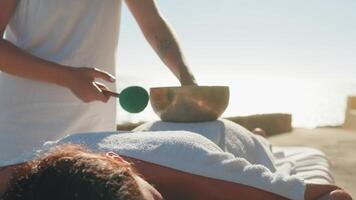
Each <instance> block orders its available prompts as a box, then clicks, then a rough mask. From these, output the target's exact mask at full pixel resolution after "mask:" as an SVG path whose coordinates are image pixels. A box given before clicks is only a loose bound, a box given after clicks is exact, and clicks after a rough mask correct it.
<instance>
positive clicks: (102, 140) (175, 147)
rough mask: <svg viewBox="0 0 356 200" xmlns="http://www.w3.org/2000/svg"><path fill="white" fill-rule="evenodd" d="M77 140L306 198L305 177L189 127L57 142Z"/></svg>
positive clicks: (80, 136) (66, 140) (73, 137)
mask: <svg viewBox="0 0 356 200" xmlns="http://www.w3.org/2000/svg"><path fill="white" fill-rule="evenodd" d="M63 143H75V144H82V145H85V146H87V147H88V148H90V149H93V150H97V151H99V152H107V151H114V152H116V153H118V154H121V155H124V156H129V157H133V158H137V159H140V160H144V161H147V162H152V163H156V164H159V165H162V166H165V167H170V168H173V169H176V170H180V171H184V172H187V173H192V174H197V175H200V176H206V177H211V178H215V179H220V180H225V181H230V182H235V183H240V184H244V185H248V186H252V187H255V188H259V189H262V190H265V191H269V192H272V193H275V194H278V195H281V196H284V197H286V198H289V199H297V200H299V199H304V192H305V183H304V181H303V180H301V179H299V178H297V177H294V176H287V175H285V174H278V173H272V172H271V171H270V170H269V169H268V168H266V167H264V166H262V165H252V164H251V163H249V162H248V161H247V160H246V159H244V158H238V157H235V156H234V155H232V154H231V153H227V152H224V151H223V150H222V149H221V148H219V147H218V146H217V145H216V144H214V143H213V142H211V141H210V140H209V139H207V138H205V137H203V136H201V135H198V134H195V133H192V132H186V131H160V132H136V133H122V132H109V133H108V132H106V133H95V134H93V133H91V134H77V135H71V136H68V137H66V138H64V139H62V140H60V141H58V142H54V143H53V142H52V143H47V144H46V147H47V148H48V147H50V146H52V145H54V144H63Z"/></svg>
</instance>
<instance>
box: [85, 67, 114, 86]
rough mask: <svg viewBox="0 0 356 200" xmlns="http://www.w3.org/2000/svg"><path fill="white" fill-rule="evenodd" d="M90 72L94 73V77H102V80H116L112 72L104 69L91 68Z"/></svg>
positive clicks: (112, 81)
mask: <svg viewBox="0 0 356 200" xmlns="http://www.w3.org/2000/svg"><path fill="white" fill-rule="evenodd" d="M90 73H91V74H92V76H93V77H94V78H100V79H102V80H105V81H108V82H111V83H114V82H115V80H116V79H115V77H114V76H113V75H111V74H110V73H108V72H105V71H102V70H100V69H97V68H91V71H90Z"/></svg>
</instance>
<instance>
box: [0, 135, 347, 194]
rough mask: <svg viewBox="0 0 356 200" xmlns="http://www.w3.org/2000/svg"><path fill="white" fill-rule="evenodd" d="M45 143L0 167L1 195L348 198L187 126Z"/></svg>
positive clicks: (340, 191)
mask: <svg viewBox="0 0 356 200" xmlns="http://www.w3.org/2000/svg"><path fill="white" fill-rule="evenodd" d="M68 143H71V144H80V145H82V146H85V147H87V148H89V149H91V150H93V151H95V152H97V153H93V152H90V151H88V150H84V149H82V148H79V147H77V146H68V145H67V144H68ZM58 145H59V146H58ZM61 145H65V146H61ZM56 146H57V147H56ZM53 148H54V150H53ZM45 149H50V150H49V152H50V153H49V154H47V155H46V154H45V155H44V156H42V157H39V158H38V159H36V160H34V161H29V162H27V163H24V164H21V165H18V166H15V167H14V166H12V167H7V168H3V169H2V171H1V172H0V176H1V177H2V179H1V181H0V186H1V187H0V191H2V192H4V193H5V194H4V195H3V199H4V200H9V199H14V200H17V199H18V200H20V199H31V200H42V199H53V200H56V199H58V200H60V199H66V200H72V199H73V200H74V199H75V200H81V199H89V200H90V199H105V200H106V199H109V200H110V199H127V200H131V199H138V200H141V199H142V200H151V199H153V200H157V199H162V197H163V198H164V199H168V200H176V199H177V200H178V199H179V200H183V199H184V200H190V199H192V200H220V199H221V200H224V199H226V200H229V199H231V200H233V199H271V200H273V199H278V200H280V199H297V200H298V199H307V200H309V199H330V198H329V197H332V199H337V200H343V199H351V198H350V197H349V196H348V195H347V194H346V193H345V192H343V191H342V190H339V189H338V188H337V187H335V186H332V185H318V184H309V183H305V182H304V181H303V180H301V179H299V178H297V177H293V176H285V175H281V174H278V173H277V172H275V173H272V172H271V171H270V170H269V169H268V168H266V167H264V166H262V165H251V164H250V163H249V162H248V161H247V160H246V159H244V158H237V157H234V156H233V155H232V154H230V153H226V152H224V151H223V150H222V149H221V148H219V147H218V146H217V145H215V144H214V143H213V142H211V141H210V140H209V139H207V138H205V137H203V136H201V135H198V134H195V133H192V132H187V131H168V132H164V133H163V132H137V133H120V132H110V133H108V132H106V133H96V134H92V133H91V134H77V135H71V136H68V137H66V138H64V139H62V140H60V141H57V142H54V143H48V144H47V145H45ZM46 151H47V150H46ZM107 152H110V153H107ZM98 153H99V154H98ZM105 153H106V155H105ZM119 155H120V156H121V157H120V156H119ZM125 160H126V161H125ZM128 163H131V164H128ZM53 167H54V169H53ZM139 174H141V175H142V177H143V178H144V179H145V180H146V181H147V182H148V183H150V184H152V185H154V186H155V188H156V189H154V187H152V186H151V185H149V184H148V183H147V182H146V181H144V179H142V178H140V175H139ZM6 177H7V178H6ZM10 177H13V178H10ZM53 177H54V178H53ZM87 179H88V180H87ZM117 179H120V180H118V181H119V182H115V181H117ZM9 180H13V181H11V184H10V185H8V184H7V183H9ZM83 181H84V182H83ZM97 181H99V183H97ZM1 182H2V183H1ZM158 191H159V192H158ZM62 195H66V196H62ZM323 196H324V197H323ZM319 197H320V198H319Z"/></svg>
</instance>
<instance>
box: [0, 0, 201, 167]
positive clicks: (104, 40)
mask: <svg viewBox="0 0 356 200" xmlns="http://www.w3.org/2000/svg"><path fill="white" fill-rule="evenodd" d="M126 4H127V6H128V7H129V9H130V10H131V12H132V14H133V15H134V17H135V18H136V21H137V22H138V24H139V26H140V28H141V30H142V32H143V34H144V35H145V37H146V39H147V41H148V42H149V43H150V44H151V46H152V48H153V49H154V50H155V51H156V52H157V54H158V55H159V56H160V58H161V59H162V61H163V62H164V63H165V64H166V65H167V66H168V67H169V69H170V70H171V71H172V72H173V73H174V75H175V76H176V77H177V78H178V79H179V81H180V83H181V84H182V85H190V84H195V79H194V76H193V75H192V73H191V72H190V70H189V67H188V65H187V63H186V62H185V60H184V58H183V55H182V51H181V49H180V47H179V44H178V42H177V40H176V38H175V36H174V34H173V33H172V31H171V29H170V28H169V26H168V25H167V23H166V22H165V20H164V18H163V17H162V16H161V14H160V13H159V11H158V9H157V7H156V5H155V0H144V1H142V0H126ZM120 10H121V0H75V1H73V0H1V1H0V34H1V35H4V37H1V40H0V70H1V73H0V166H1V165H7V164H13V163H16V162H18V161H20V160H21V158H22V157H25V156H24V154H26V153H27V152H30V151H31V150H33V149H35V148H36V147H38V146H40V145H42V143H43V142H45V141H48V140H56V139H59V138H61V137H63V136H64V135H67V134H70V133H77V132H94V131H113V130H115V128H116V123H115V122H116V119H115V117H116V101H115V99H109V97H108V96H105V95H104V94H103V93H102V89H106V90H113V91H115V90H116V88H115V84H114V83H115V78H114V77H113V76H112V74H115V54H116V49H117V44H118V37H119V25H120Z"/></svg>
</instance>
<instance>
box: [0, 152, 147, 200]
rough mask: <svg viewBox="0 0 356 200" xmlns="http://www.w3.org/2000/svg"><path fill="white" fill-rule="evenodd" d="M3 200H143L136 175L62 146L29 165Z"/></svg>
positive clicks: (109, 161) (102, 158) (101, 157)
mask: <svg viewBox="0 0 356 200" xmlns="http://www.w3.org/2000/svg"><path fill="white" fill-rule="evenodd" d="M30 166H31V167H30V172H29V173H28V174H27V175H26V176H22V177H21V178H17V179H16V180H13V182H12V184H11V187H10V188H9V189H8V190H7V191H6V192H5V194H4V195H3V198H2V199H3V200H141V199H142V194H141V192H140V190H139V187H138V185H137V182H136V180H135V179H134V177H133V174H134V173H135V172H133V171H132V169H131V168H130V167H128V166H126V165H124V164H123V163H120V162H116V161H114V160H112V159H109V158H107V157H106V156H104V155H101V154H95V153H92V152H90V151H88V150H86V149H84V148H82V147H80V146H76V145H63V146H59V147H55V148H54V149H52V150H51V151H50V152H49V153H47V154H46V155H44V156H42V157H41V158H39V159H37V160H35V161H33V162H31V163H30Z"/></svg>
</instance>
